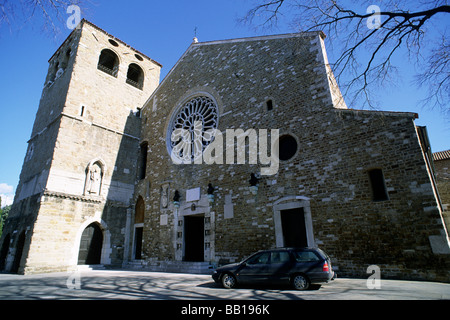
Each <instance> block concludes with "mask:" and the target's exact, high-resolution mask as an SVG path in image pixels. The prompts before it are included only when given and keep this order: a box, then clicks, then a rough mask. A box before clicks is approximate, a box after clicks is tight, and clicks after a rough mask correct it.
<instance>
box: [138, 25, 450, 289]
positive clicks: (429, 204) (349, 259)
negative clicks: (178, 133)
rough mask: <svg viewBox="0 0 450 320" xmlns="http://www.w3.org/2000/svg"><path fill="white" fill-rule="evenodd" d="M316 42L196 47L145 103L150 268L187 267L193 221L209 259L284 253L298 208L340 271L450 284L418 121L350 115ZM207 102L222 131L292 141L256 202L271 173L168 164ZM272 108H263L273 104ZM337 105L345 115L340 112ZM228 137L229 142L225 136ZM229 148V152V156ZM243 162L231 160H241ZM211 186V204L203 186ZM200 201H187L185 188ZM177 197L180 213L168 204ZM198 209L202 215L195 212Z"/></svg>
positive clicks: (310, 234)
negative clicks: (376, 270)
mask: <svg viewBox="0 0 450 320" xmlns="http://www.w3.org/2000/svg"><path fill="white" fill-rule="evenodd" d="M321 36H322V35H321V34H319V33H306V34H301V35H287V36H279V37H261V38H253V39H240V40H239V39H238V40H230V41H218V42H210V43H199V44H192V45H191V46H190V48H189V49H188V50H187V52H186V53H185V54H184V55H183V56H182V57H181V59H180V60H179V62H178V63H177V64H176V65H175V67H174V68H173V69H172V70H171V72H170V73H169V75H168V76H167V77H166V78H165V79H164V81H163V82H162V84H161V85H160V87H158V89H157V90H156V92H155V93H154V94H153V95H152V97H151V98H150V99H149V101H148V103H147V104H146V106H145V108H144V110H143V117H144V118H145V119H150V121H148V122H144V123H143V132H142V140H143V141H147V142H148V143H149V153H148V163H147V179H146V180H145V181H142V182H140V184H139V186H138V188H137V189H136V193H135V199H137V197H138V196H142V197H143V198H144V200H145V203H146V217H145V224H144V249H143V250H144V255H145V257H146V259H147V260H148V261H164V260H169V261H170V260H183V259H185V253H186V241H188V240H187V239H186V235H185V234H184V233H185V232H186V229H185V228H184V227H183V223H185V222H186V218H187V217H189V216H196V215H197V216H198V215H200V216H203V217H204V218H205V226H204V232H205V237H204V248H205V249H204V260H205V261H210V262H211V263H213V264H216V265H217V264H223V263H228V262H235V261H239V260H240V259H242V258H244V257H245V256H247V255H249V254H251V253H252V252H254V251H257V250H260V249H267V248H273V247H277V246H282V245H283V235H282V234H281V233H282V227H281V225H280V212H281V211H282V210H284V209H287V208H302V210H303V213H304V215H305V221H306V229H307V238H308V245H310V246H319V247H320V248H323V249H324V250H325V251H326V252H327V253H328V254H329V255H330V256H331V258H332V261H333V264H334V266H335V268H336V270H338V273H340V274H341V275H348V276H366V270H367V267H368V266H369V265H372V264H377V265H379V266H380V267H381V272H382V276H383V277H400V278H414V279H431V280H446V281H448V280H449V279H450V278H449V273H448V270H449V268H448V267H449V259H448V257H449V256H448V254H444V253H443V252H442V251H440V250H439V245H436V246H435V247H434V248H433V245H434V244H435V240H438V242H439V241H441V242H442V243H444V244H447V246H448V237H447V234H446V233H445V230H444V228H443V225H442V220H441V213H440V211H439V209H438V206H437V202H436V199H435V197H434V194H433V190H432V186H431V182H430V178H429V176H428V173H427V170H426V165H425V162H424V157H423V153H422V150H421V146H420V142H419V139H418V137H417V133H416V128H415V125H414V119H415V116H416V115H415V114H413V113H395V112H370V111H356V110H348V109H345V105H343V104H342V103H340V100H339V99H336V96H337V94H338V92H339V91H338V88H337V87H334V86H333V83H334V82H333V81H331V80H332V79H331V80H330V78H329V77H327V72H328V66H327V65H326V64H325V61H326V60H324V59H323V57H324V56H325V53H324V52H323V51H322V50H323V43H322V41H323V40H322V38H321ZM196 95H207V96H209V97H212V98H213V99H214V100H215V101H216V103H217V105H218V109H219V113H220V115H219V127H218V129H219V130H220V131H221V132H223V133H225V132H226V130H227V129H238V128H241V129H243V130H244V131H246V130H248V129H255V130H256V131H257V132H260V131H258V130H259V129H268V130H270V129H279V131H280V136H282V135H286V134H289V135H292V136H293V137H295V139H296V141H297V145H298V150H297V152H296V153H295V155H294V157H293V158H292V159H290V160H287V161H281V162H280V165H279V169H278V171H277V173H276V174H274V175H271V176H264V175H262V176H261V177H260V180H259V188H258V190H257V192H256V194H253V193H252V191H251V190H250V188H249V187H250V184H249V179H250V175H251V173H256V174H258V173H261V168H263V167H265V166H264V165H262V164H260V163H258V164H256V165H254V164H248V163H249V162H248V158H247V160H246V161H247V162H246V164H236V161H235V164H229V163H228V164H226V163H225V157H224V158H223V159H224V164H211V165H206V164H190V165H186V164H182V165H176V164H174V163H172V161H171V159H170V155H169V151H168V147H167V144H168V142H167V141H168V139H170V137H168V134H167V130H168V128H169V127H170V124H169V122H170V119H171V118H172V115H173V112H175V110H177V108H178V107H179V106H180V105H182V104H183V103H185V102H186V101H189V98H190V97H195V96H196ZM269 99H270V100H272V102H273V108H272V110H268V108H267V101H268V100H269ZM338 107H339V108H338ZM224 141H225V138H224ZM225 149H226V148H225V146H224V150H225ZM235 157H236V156H235ZM374 168H378V169H382V172H383V175H384V180H385V185H386V190H387V192H388V198H387V199H386V200H385V201H379V202H376V201H373V196H372V194H373V192H372V191H373V190H372V189H371V185H370V179H369V171H370V170H371V169H374ZM209 183H211V184H212V185H213V186H214V196H215V198H214V202H213V203H209V202H208V201H207V200H206V199H207V186H208V184H209ZM194 188H200V190H201V197H200V199H199V200H196V201H187V200H188V199H187V191H191V190H192V189H194ZM163 190H168V193H169V199H170V200H171V199H172V197H173V196H174V192H175V191H176V190H177V191H179V193H180V195H181V200H180V205H179V207H178V208H177V206H175V205H174V203H173V201H169V204H168V205H167V207H164V206H162V197H163ZM192 204H194V205H195V207H192Z"/></svg>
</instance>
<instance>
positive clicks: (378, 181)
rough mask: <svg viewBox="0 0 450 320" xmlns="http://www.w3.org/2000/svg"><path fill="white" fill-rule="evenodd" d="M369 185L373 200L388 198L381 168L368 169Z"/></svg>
mask: <svg viewBox="0 0 450 320" xmlns="http://www.w3.org/2000/svg"><path fill="white" fill-rule="evenodd" d="M369 179H370V185H371V187H372V199H373V201H385V200H389V196H388V192H387V189H386V183H385V180H384V175H383V171H382V170H381V169H372V170H370V171H369Z"/></svg>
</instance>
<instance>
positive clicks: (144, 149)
mask: <svg viewBox="0 0 450 320" xmlns="http://www.w3.org/2000/svg"><path fill="white" fill-rule="evenodd" d="M147 153H148V144H147V143H143V144H141V147H140V156H139V160H140V161H139V180H143V179H145V176H146V175H147Z"/></svg>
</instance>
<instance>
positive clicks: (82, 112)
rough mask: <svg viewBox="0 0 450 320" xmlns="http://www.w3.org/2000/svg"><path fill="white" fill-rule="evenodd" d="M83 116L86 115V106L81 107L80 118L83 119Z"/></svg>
mask: <svg viewBox="0 0 450 320" xmlns="http://www.w3.org/2000/svg"><path fill="white" fill-rule="evenodd" d="M83 115H84V106H81V110H80V117H82V116H83Z"/></svg>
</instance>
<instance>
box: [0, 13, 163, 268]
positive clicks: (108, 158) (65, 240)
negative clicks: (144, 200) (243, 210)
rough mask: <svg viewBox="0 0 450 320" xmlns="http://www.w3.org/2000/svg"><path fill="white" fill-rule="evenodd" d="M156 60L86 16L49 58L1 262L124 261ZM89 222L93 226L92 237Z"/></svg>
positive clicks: (44, 265)
mask: <svg viewBox="0 0 450 320" xmlns="http://www.w3.org/2000/svg"><path fill="white" fill-rule="evenodd" d="M160 69H161V65H160V64H159V63H158V62H156V61H154V60H152V59H151V58H149V57H147V56H146V55H145V54H143V53H141V52H139V51H137V50H136V49H134V48H132V47H131V46H129V45H127V44H126V43H124V42H123V41H121V40H119V39H117V38H116V37H114V36H112V35H110V34H108V33H107V32H105V31H104V30H102V29H100V28H99V27H97V26H96V25H94V24H92V23H91V22H89V21H86V20H82V21H81V23H80V25H79V26H78V27H77V28H76V29H74V31H73V32H72V33H71V34H70V35H69V37H68V38H67V39H66V40H65V41H64V42H63V43H62V45H61V46H60V47H59V48H58V50H57V51H56V52H55V54H54V55H53V56H52V57H51V58H50V60H49V69H48V74H47V77H46V79H45V83H44V88H43V91H42V97H41V100H40V103H39V108H38V111H37V114H36V119H35V123H34V126H33V130H32V134H31V138H30V140H29V141H28V150H27V153H26V156H25V159H24V163H23V167H22V172H21V175H20V182H19V185H18V187H17V191H16V196H15V200H14V204H13V207H12V209H11V212H10V215H9V218H8V221H7V224H6V225H5V229H4V232H3V236H2V239H1V241H0V243H1V244H2V248H3V249H4V250H3V249H2V252H6V253H3V254H2V257H0V259H2V258H3V260H4V261H3V263H0V266H3V269H4V270H6V271H15V272H19V273H35V272H43V271H44V272H45V271H66V270H68V269H69V270H70V269H73V268H75V267H76V266H77V265H79V264H87V263H88V262H89V261H99V262H100V263H101V264H104V265H106V264H107V265H114V264H117V265H120V264H121V263H122V261H123V259H124V256H125V253H124V251H125V249H124V248H125V247H126V244H125V242H126V239H127V237H129V235H127V234H126V232H124V231H123V230H125V229H126V228H125V226H126V224H127V223H129V221H128V220H129V219H130V216H131V212H132V209H131V206H132V204H131V199H132V196H133V191H134V185H135V182H136V179H138V178H137V175H138V173H137V169H138V168H137V163H138V157H139V152H140V129H141V118H140V108H141V107H142V106H143V105H144V103H145V101H146V100H147V99H148V97H149V96H150V95H151V94H152V93H153V91H154V90H155V89H156V87H157V86H158V84H159V76H160ZM89 230H96V235H95V237H94V236H93V237H91V238H90V236H89ZM20 236H22V238H20ZM7 237H8V238H7ZM6 238H7V239H8V243H7V244H3V240H4V239H6ZM19 238H20V239H21V241H19ZM95 239H99V240H95ZM92 241H97V242H98V243H95V244H93V245H92V246H93V247H95V248H96V250H95V252H92V253H90V252H89V246H88V247H86V243H90V242H92ZM6 247H7V248H6ZM86 250H87V251H86ZM19 253H20V256H18V254H19ZM93 254H95V255H98V256H97V257H95V259H94V258H92V255H93ZM89 255H91V256H89ZM83 257H86V258H85V259H84V258H83ZM88 257H89V258H88Z"/></svg>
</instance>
